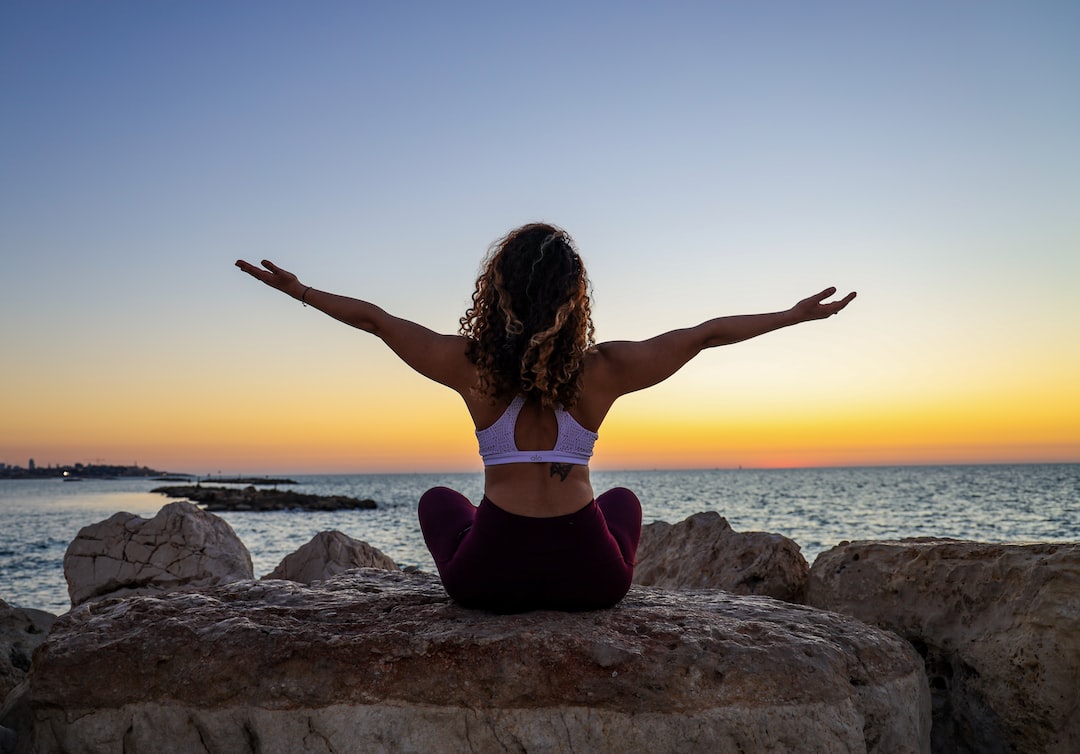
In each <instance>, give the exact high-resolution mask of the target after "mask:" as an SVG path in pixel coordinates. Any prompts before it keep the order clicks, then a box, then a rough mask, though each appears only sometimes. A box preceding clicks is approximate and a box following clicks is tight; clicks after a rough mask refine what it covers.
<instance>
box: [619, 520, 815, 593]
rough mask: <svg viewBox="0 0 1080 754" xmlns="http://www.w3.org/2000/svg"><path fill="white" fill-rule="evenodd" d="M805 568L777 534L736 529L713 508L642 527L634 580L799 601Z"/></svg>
mask: <svg viewBox="0 0 1080 754" xmlns="http://www.w3.org/2000/svg"><path fill="white" fill-rule="evenodd" d="M809 573H810V566H809V565H808V564H807V562H806V558H804V557H803V556H802V553H801V552H800V551H799V546H798V545H797V544H795V542H793V541H791V540H790V539H788V538H787V537H784V536H781V535H780V534H769V533H766V532H744V533H740V532H736V531H734V530H733V529H732V528H731V525H730V524H729V523H728V522H727V519H725V518H724V517H723V516H721V515H720V514H719V513H716V512H715V511H710V512H707V513H696V514H694V515H693V516H690V517H689V518H687V519H686V520H685V521H681V522H680V523H677V524H669V523H667V522H664V521H658V522H656V523H652V524H648V525H647V526H644V527H642V529H641V544H640V545H639V546H638V556H637V566H636V567H635V568H634V583H635V584H641V585H642V586H658V587H662V588H664V589H723V590H724V591H727V592H732V593H733V594H762V595H765V596H767V597H774V598H776V599H779V600H786V601H788V602H800V601H801V600H802V597H803V592H804V590H805V588H806V580H807V578H808V577H809Z"/></svg>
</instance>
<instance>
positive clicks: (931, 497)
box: [0, 464, 1080, 613]
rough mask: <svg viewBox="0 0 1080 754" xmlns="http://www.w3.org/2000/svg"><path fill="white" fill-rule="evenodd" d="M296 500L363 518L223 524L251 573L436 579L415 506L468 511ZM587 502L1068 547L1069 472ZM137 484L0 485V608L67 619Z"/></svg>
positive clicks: (748, 480)
mask: <svg viewBox="0 0 1080 754" xmlns="http://www.w3.org/2000/svg"><path fill="white" fill-rule="evenodd" d="M293 478H294V479H296V480H297V481H298V482H299V484H298V485H297V487H296V489H297V490H299V491H303V492H309V493H315V494H326V495H329V494H341V495H350V496H353V497H361V498H371V499H373V500H375V501H376V502H377V503H378V504H379V508H378V509H377V510H374V511H342V512H336V513H303V512H298V511H282V512H273V513H223V514H220V515H221V517H222V518H224V519H225V520H226V521H228V522H229V524H231V525H232V527H233V529H235V530H236V533H237V535H239V537H240V539H241V540H243V542H244V544H245V545H246V546H247V548H248V549H249V550H250V551H251V558H252V561H253V563H254V565H255V575H256V576H262V575H265V574H267V573H269V572H270V571H272V570H273V569H274V567H275V566H277V564H278V563H279V562H280V561H281V559H282V558H284V557H285V556H286V555H288V554H289V553H291V552H293V551H295V550H296V549H297V548H298V547H300V546H301V545H303V544H305V543H306V542H307V541H308V540H310V539H311V538H312V537H313V536H314V535H315V534H317V533H318V532H320V531H325V530H329V529H337V530H340V531H343V532H345V533H346V534H348V535H349V536H351V537H353V538H355V539H360V540H363V541H365V542H368V543H370V544H371V545H373V546H375V547H377V548H379V549H380V550H382V551H383V552H385V553H386V554H387V555H389V556H390V557H392V558H394V559H395V560H396V561H397V562H398V563H400V564H401V565H403V566H404V565H414V566H419V567H420V568H423V569H425V570H430V571H434V564H433V563H432V562H431V557H430V556H429V555H428V553H427V550H426V548H425V547H424V542H423V538H422V537H421V535H420V528H419V526H418V525H417V523H416V501H417V499H419V497H420V495H421V494H423V492H424V491H425V490H427V489H428V488H430V487H433V486H436V485H445V486H448V487H453V488H455V489H459V490H461V491H462V492H463V493H465V494H466V495H468V496H469V497H470V498H471V499H473V500H474V501H476V500H479V497H480V494H481V490H482V484H483V478H482V475H481V474H480V473H475V474H377V475H372V474H356V475H333V476H300V477H293ZM593 482H594V487H595V488H596V490H597V492H600V491H602V490H604V489H608V488H610V487H614V486H625V487H630V488H631V489H633V490H634V491H636V492H637V493H638V496H639V497H640V498H641V502H642V508H643V510H644V519H645V522H646V523H648V522H651V521H668V522H671V523H675V522H678V521H681V520H683V519H684V518H686V517H687V516H690V515H692V514H694V513H698V512H700V511H705V510H715V511H718V512H719V513H720V514H721V515H723V516H725V517H726V518H727V519H728V521H729V522H730V523H731V525H732V527H733V528H734V529H735V530H736V531H769V532H777V533H780V534H784V535H785V536H788V537H790V538H792V539H793V540H795V541H796V542H797V543H799V545H800V546H801V547H802V551H803V555H805V556H806V558H807V560H809V561H811V562H813V559H814V558H815V557H816V556H817V555H818V554H820V553H821V552H822V551H824V550H826V549H828V548H830V547H832V546H834V545H836V544H837V543H839V542H841V541H843V540H855V539H896V538H901V537H914V536H944V537H955V538H957V539H971V540H977V541H984V542H1024V541H1026V542H1032V541H1046V542H1060V541H1080V464H1045V465H1043V464H1038V465H1015V466H1008V465H1002V466H917V467H916V466H904V467H877V468H836V469H787V470H776V469H769V470H753V469H747V470H730V469H727V470H708V471H623V472H599V471H597V472H593ZM163 484H165V483H163V482H157V481H153V480H148V479H128V480H115V481H92V480H87V481H83V482H75V483H72V482H62V481H60V480H0V599H3V600H5V601H6V602H8V603H10V604H14V605H19V606H23V607H36V608H41V609H44V610H49V611H50V612H54V613H61V612H64V611H65V610H67V609H68V607H69V603H68V598H67V586H66V583H65V582H64V575H63V558H64V551H65V550H66V549H67V546H68V544H69V543H70V542H71V540H72V539H74V537H75V536H76V535H77V534H78V532H79V529H81V528H82V527H83V526H86V525H88V524H91V523H95V522H97V521H101V520H103V519H106V518H108V517H109V516H111V515H112V514H113V513H115V512H117V511H126V512H129V513H135V514H138V515H140V516H143V517H146V518H149V517H152V516H153V515H154V514H155V513H157V511H158V510H159V509H160V508H161V507H162V506H163V505H165V504H167V503H168V502H170V500H169V499H167V498H165V497H163V496H162V495H159V494H156V493H152V492H150V490H151V489H153V488H154V487H158V486H162V485H163Z"/></svg>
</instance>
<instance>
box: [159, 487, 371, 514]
mask: <svg viewBox="0 0 1080 754" xmlns="http://www.w3.org/2000/svg"><path fill="white" fill-rule="evenodd" d="M151 491H152V492H158V493H161V494H162V495H166V496H168V497H182V498H187V499H188V500H191V501H192V502H195V503H198V504H199V505H201V506H202V507H203V508H204V509H206V510H208V511H215V512H225V511H283V510H304V511H344V510H374V509H375V508H377V507H378V506H377V504H376V503H375V501H374V500H367V499H364V500H361V499H359V498H355V497H348V496H346V495H308V494H305V493H301V492H294V491H293V490H260V489H256V488H255V487H254V486H248V487H244V488H242V489H237V488H234V487H203V486H202V485H190V486H183V487H156V488H155V489H153V490H151Z"/></svg>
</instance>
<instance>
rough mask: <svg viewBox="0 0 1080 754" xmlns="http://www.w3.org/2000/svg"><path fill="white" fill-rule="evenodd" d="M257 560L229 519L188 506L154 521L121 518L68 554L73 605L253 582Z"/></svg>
mask: <svg viewBox="0 0 1080 754" xmlns="http://www.w3.org/2000/svg"><path fill="white" fill-rule="evenodd" d="M252 576H253V573H252V566H251V555H250V554H249V553H248V550H247V548H246V547H244V543H243V542H241V541H240V538H239V537H237V536H236V532H234V531H233V529H232V527H231V526H229V524H228V523H226V522H225V521H224V520H223V519H221V518H219V517H217V516H215V515H213V514H211V513H207V512H205V511H202V510H200V509H199V508H198V507H197V506H195V505H193V504H192V503H188V502H176V503H170V504H169V505H166V506H165V507H163V508H162V509H161V510H160V511H159V512H158V514H157V515H156V516H154V517H153V518H151V519H145V518H141V517H139V516H136V515H135V514H133V513H116V514H114V515H113V516H112V517H111V518H109V519H106V520H105V521H100V522H98V523H96V524H91V525H89V526H85V527H83V528H82V529H81V530H80V531H79V534H78V536H76V537H75V539H74V540H73V541H72V542H71V544H70V545H68V548H67V552H66V553H65V554H64V578H65V579H67V584H68V594H69V595H70V597H71V604H72V605H73V606H74V605H80V604H82V603H83V602H86V601H87V600H89V599H94V598H98V597H102V596H104V595H111V596H122V595H127V594H150V593H155V592H163V591H169V590H173V589H181V588H199V587H205V586H213V585H215V584H223V583H227V582H230V581H237V580H239V579H250V578H252Z"/></svg>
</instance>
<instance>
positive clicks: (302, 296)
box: [300, 285, 311, 306]
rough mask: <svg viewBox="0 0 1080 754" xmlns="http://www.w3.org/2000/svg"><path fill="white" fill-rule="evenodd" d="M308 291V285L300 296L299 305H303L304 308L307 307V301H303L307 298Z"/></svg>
mask: <svg viewBox="0 0 1080 754" xmlns="http://www.w3.org/2000/svg"><path fill="white" fill-rule="evenodd" d="M310 290H311V286H310V285H309V286H308V287H307V288H305V289H304V292H303V293H301V294H300V303H301V304H303V305H304V306H307V301H305V300H304V299H306V298H307V294H308V291H310Z"/></svg>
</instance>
